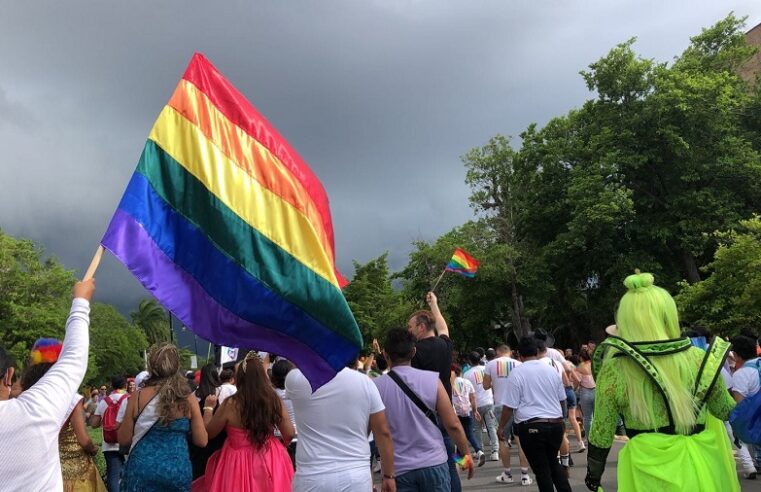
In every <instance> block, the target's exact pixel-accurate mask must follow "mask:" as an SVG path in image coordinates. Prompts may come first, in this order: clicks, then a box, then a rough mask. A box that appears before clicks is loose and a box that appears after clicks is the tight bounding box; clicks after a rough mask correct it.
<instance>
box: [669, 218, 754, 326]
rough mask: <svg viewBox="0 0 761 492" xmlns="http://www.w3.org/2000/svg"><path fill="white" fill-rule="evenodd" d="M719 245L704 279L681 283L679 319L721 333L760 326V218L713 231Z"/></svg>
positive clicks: (706, 268) (678, 299)
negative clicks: (730, 228) (719, 230)
mask: <svg viewBox="0 0 761 492" xmlns="http://www.w3.org/2000/svg"><path fill="white" fill-rule="evenodd" d="M716 237H717V238H718V240H719V241H720V243H721V244H720V246H719V248H718V249H717V250H716V253H715V255H714V259H713V261H712V262H711V263H709V264H708V265H706V266H705V267H704V268H703V271H704V272H706V273H708V274H709V275H708V277H706V279H705V280H702V281H700V282H697V283H695V284H692V285H688V284H685V285H683V289H682V291H681V292H680V294H679V296H678V297H677V304H678V306H679V308H680V311H681V313H680V314H681V316H682V322H683V323H688V324H696V325H702V326H705V327H706V328H709V329H711V330H713V331H714V332H717V333H721V334H723V335H733V334H736V333H737V332H739V331H740V330H741V329H742V328H745V327H751V328H753V329H754V331H757V330H758V327H759V326H761V218H759V216H755V217H753V218H751V219H749V220H743V221H741V222H740V224H739V226H738V227H737V228H736V229H733V230H730V231H727V232H724V233H717V234H716Z"/></svg>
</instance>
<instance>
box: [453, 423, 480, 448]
mask: <svg viewBox="0 0 761 492" xmlns="http://www.w3.org/2000/svg"><path fill="white" fill-rule="evenodd" d="M457 418H458V419H460V424H462V430H464V431H465V437H467V438H468V442H469V443H470V445H471V446H473V449H475V450H476V453H477V452H479V451H481V445H480V444H478V441H477V440H476V436H474V435H473V417H471V416H470V415H468V416H467V417H460V416H459V415H458V416H457ZM479 425H480V424H479ZM478 432H481V429H478ZM467 452H468V450H467V449H461V450H460V454H461V455H465V454H466V453H467Z"/></svg>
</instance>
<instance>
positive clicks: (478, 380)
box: [465, 365, 494, 407]
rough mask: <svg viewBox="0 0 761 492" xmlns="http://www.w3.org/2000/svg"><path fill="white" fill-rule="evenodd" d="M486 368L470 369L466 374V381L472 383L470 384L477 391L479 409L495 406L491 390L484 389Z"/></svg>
mask: <svg viewBox="0 0 761 492" xmlns="http://www.w3.org/2000/svg"><path fill="white" fill-rule="evenodd" d="M485 371H486V368H485V367H484V366H481V365H478V366H474V367H471V368H470V369H468V372H466V373H465V379H467V380H468V381H470V384H472V385H473V387H474V388H475V389H476V405H478V406H479V407H486V406H489V405H494V396H493V395H492V392H491V390H490V389H488V390H485V389H484V372H485Z"/></svg>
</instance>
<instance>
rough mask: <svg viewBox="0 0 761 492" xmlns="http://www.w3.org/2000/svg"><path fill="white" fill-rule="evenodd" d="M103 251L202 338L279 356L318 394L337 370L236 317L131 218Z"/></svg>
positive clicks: (120, 220)
mask: <svg viewBox="0 0 761 492" xmlns="http://www.w3.org/2000/svg"><path fill="white" fill-rule="evenodd" d="M102 244H103V247H105V248H106V249H107V250H109V251H110V252H111V253H112V254H113V255H114V256H116V257H117V258H119V260H121V262H122V263H124V265H126V266H127V268H128V269H129V271H130V272H132V274H133V275H134V276H135V277H136V278H137V279H138V280H139V281H140V283H141V284H143V286H144V287H145V288H146V289H148V290H149V291H150V292H151V293H153V295H154V296H155V297H156V299H158V301H159V302H160V303H161V304H163V305H164V307H166V308H167V309H168V310H169V311H171V312H172V314H174V315H175V316H176V317H177V318H178V319H179V320H180V321H182V322H183V323H184V324H185V325H187V326H188V327H190V328H191V329H192V330H193V331H194V332H195V333H196V334H197V335H198V336H200V337H202V338H204V339H206V340H209V341H211V342H213V343H216V344H218V345H227V346H238V347H243V348H255V349H257V350H263V351H267V352H275V353H277V354H281V355H283V356H285V357H287V358H288V359H289V360H291V361H292V362H294V363H295V364H296V365H297V366H298V367H299V368H300V369H301V371H302V372H303V373H304V374H309V375H310V378H309V380H310V383H311V385H312V389H313V390H316V389H317V388H319V387H320V386H322V385H323V384H325V383H327V382H328V381H330V380H331V379H333V377H334V376H335V374H336V373H335V371H334V370H333V369H332V368H331V367H330V365H328V363H327V362H326V361H324V360H323V359H322V358H321V357H319V355H317V354H316V353H315V352H314V351H313V350H312V349H311V348H310V347H309V346H308V345H305V344H304V343H303V342H301V341H299V340H296V339H293V338H291V337H289V336H287V335H284V334H283V333H280V332H278V331H276V330H273V329H272V328H268V327H265V326H261V325H257V324H254V323H251V322H249V321H246V320H244V319H241V318H240V317H238V316H236V315H234V314H233V313H231V312H230V311H228V310H227V309H225V308H224V307H222V306H221V305H219V303H217V301H215V300H214V299H212V298H211V297H210V296H209V295H208V294H207V293H206V291H205V290H204V289H203V287H201V285H200V284H199V283H198V282H197V281H196V280H195V278H193V277H192V276H191V275H190V274H189V273H188V272H186V271H185V270H183V269H182V268H180V267H179V266H177V265H176V264H175V263H174V262H173V261H172V260H171V259H170V258H169V257H168V256H166V255H165V254H164V252H163V251H161V249H160V248H159V247H158V246H157V245H156V243H154V242H153V240H152V239H151V238H150V236H149V235H148V233H147V232H146V231H145V229H143V227H142V226H141V225H140V224H139V223H138V222H137V221H136V220H135V219H134V218H133V217H132V216H131V215H129V214H127V213H126V212H124V211H123V210H121V209H117V210H116V212H115V213H114V217H113V219H112V220H111V223H110V224H109V226H108V230H107V231H106V234H105V235H104V236H103V241H102Z"/></svg>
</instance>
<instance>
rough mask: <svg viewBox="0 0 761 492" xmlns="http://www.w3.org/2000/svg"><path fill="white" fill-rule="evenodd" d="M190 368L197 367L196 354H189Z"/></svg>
mask: <svg viewBox="0 0 761 492" xmlns="http://www.w3.org/2000/svg"><path fill="white" fill-rule="evenodd" d="M190 368H191V369H198V356H197V355H191V356H190Z"/></svg>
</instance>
